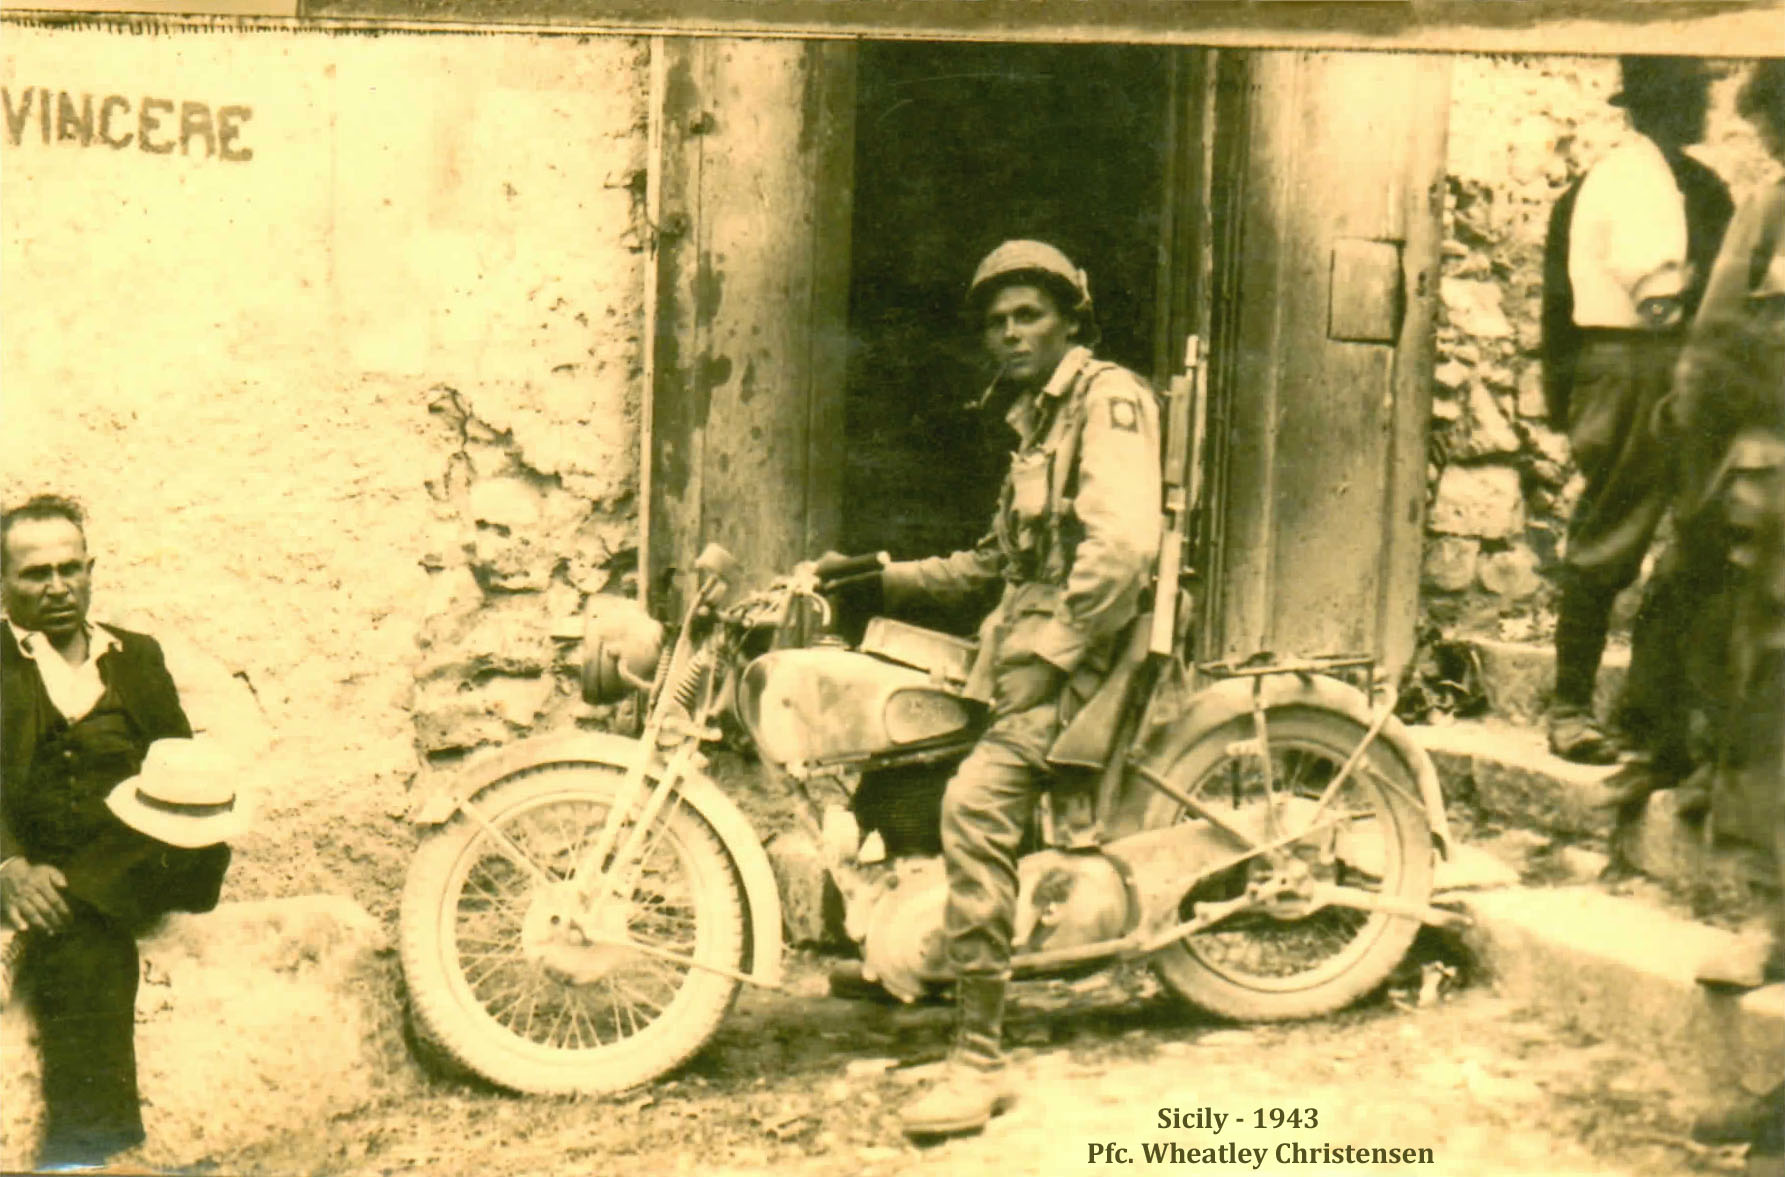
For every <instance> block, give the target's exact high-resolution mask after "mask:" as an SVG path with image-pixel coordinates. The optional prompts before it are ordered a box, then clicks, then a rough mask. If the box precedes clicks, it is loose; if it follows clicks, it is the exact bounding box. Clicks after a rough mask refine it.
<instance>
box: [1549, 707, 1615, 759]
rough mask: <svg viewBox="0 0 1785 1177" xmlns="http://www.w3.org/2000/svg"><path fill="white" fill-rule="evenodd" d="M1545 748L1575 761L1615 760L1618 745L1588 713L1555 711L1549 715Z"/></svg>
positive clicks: (1563, 757)
mask: <svg viewBox="0 0 1785 1177" xmlns="http://www.w3.org/2000/svg"><path fill="white" fill-rule="evenodd" d="M1549 749H1550V751H1551V752H1554V753H1555V754H1556V755H1557V756H1560V757H1561V758H1562V759H1564V760H1572V761H1574V762H1575V763H1576V764H1616V763H1617V762H1618V746H1617V744H1615V743H1613V742H1612V739H1611V737H1610V736H1608V735H1606V734H1605V731H1604V729H1602V728H1601V727H1600V726H1599V721H1598V720H1596V719H1594V718H1593V717H1592V716H1591V715H1587V714H1585V713H1583V712H1579V711H1558V712H1555V713H1554V714H1552V715H1551V716H1550V717H1549Z"/></svg>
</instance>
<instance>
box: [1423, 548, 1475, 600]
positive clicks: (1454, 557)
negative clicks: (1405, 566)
mask: <svg viewBox="0 0 1785 1177" xmlns="http://www.w3.org/2000/svg"><path fill="white" fill-rule="evenodd" d="M1480 550H1481V541H1480V540H1478V539H1472V538H1470V537H1468V536H1461V535H1440V536H1436V537H1434V538H1432V539H1431V540H1430V541H1429V542H1428V543H1427V544H1426V550H1425V557H1424V563H1423V565H1422V567H1421V569H1420V579H1421V581H1422V582H1423V583H1424V584H1425V586H1426V587H1427V588H1430V589H1437V590H1438V591H1440V592H1446V593H1458V592H1462V591H1463V590H1464V589H1466V588H1468V587H1469V586H1470V585H1471V584H1473V583H1474V582H1475V557H1476V553H1478V552H1479V551H1480Z"/></svg>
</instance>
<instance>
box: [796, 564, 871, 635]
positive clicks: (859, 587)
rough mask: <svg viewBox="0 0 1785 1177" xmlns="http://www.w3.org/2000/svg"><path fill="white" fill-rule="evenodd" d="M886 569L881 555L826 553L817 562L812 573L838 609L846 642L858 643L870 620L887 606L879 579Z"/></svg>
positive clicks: (820, 588)
mask: <svg viewBox="0 0 1785 1177" xmlns="http://www.w3.org/2000/svg"><path fill="white" fill-rule="evenodd" d="M885 566H886V565H885V563H884V557H882V556H881V555H880V554H878V553H875V554H873V555H867V556H845V555H843V554H841V553H839V552H826V553H825V554H824V555H822V556H820V557H818V559H817V561H815V562H814V564H813V566H812V573H813V576H814V578H815V579H816V580H817V581H818V591H819V592H821V593H823V594H824V595H825V596H826V597H828V598H830V601H831V604H832V605H833V606H834V608H835V609H836V614H837V629H838V631H839V632H840V633H842V634H843V636H844V637H845V638H846V639H847V640H850V641H856V640H859V638H860V631H861V629H862V628H863V627H864V626H866V625H867V623H868V619H869V618H870V617H873V616H874V615H876V614H877V613H879V612H880V611H881V609H882V607H883V606H884V605H885V602H886V593H885V588H884V585H883V582H882V580H881V575H880V574H881V571H882V570H883V569H884V568H885Z"/></svg>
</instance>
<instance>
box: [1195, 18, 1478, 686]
mask: <svg viewBox="0 0 1785 1177" xmlns="http://www.w3.org/2000/svg"><path fill="white" fill-rule="evenodd" d="M1214 78H1215V80H1214V82H1213V85H1214V88H1215V89H1214V95H1213V97H1212V99H1211V101H1213V102H1214V104H1215V106H1216V110H1217V115H1216V137H1215V141H1214V143H1213V144H1212V145H1211V146H1210V151H1211V155H1210V158H1211V160H1212V161H1213V163H1212V176H1211V194H1210V202H1211V205H1212V221H1213V230H1212V232H1213V242H1214V251H1213V252H1214V257H1213V269H1214V278H1213V282H1212V297H1211V299H1210V303H1211V305H1212V330H1213V333H1214V341H1215V346H1214V368H1213V371H1212V373H1211V437H1212V442H1213V445H1212V452H1211V455H1210V457H1211V468H1210V473H1211V480H1210V484H1211V493H1212V502H1211V503H1210V510H1209V514H1208V518H1207V520H1206V524H1207V527H1206V530H1207V544H1206V549H1205V553H1204V564H1205V573H1206V581H1205V583H1206V586H1207V587H1206V592H1207V595H1206V598H1205V609H1204V627H1203V631H1204V632H1203V639H1202V650H1201V652H1202V653H1203V654H1205V655H1209V656H1230V655H1240V656H1244V655H1249V654H1252V653H1254V652H1257V651H1261V650H1271V651H1275V652H1277V653H1278V654H1291V653H1294V654H1303V655H1312V654H1322V653H1339V652H1371V653H1374V654H1376V655H1377V656H1378V657H1379V658H1381V659H1383V660H1384V661H1385V662H1386V663H1387V664H1388V665H1389V666H1390V668H1391V669H1398V667H1399V666H1400V665H1402V664H1403V663H1405V661H1406V660H1407V659H1408V658H1409V657H1410V655H1411V652H1412V645H1413V638H1414V627H1415V623H1416V619H1417V610H1418V587H1419V562H1420V545H1421V537H1422V533H1423V527H1424V504H1425V466H1426V457H1425V447H1426V431H1427V422H1428V418H1429V415H1430V405H1431V390H1430V380H1431V369H1432V350H1433V329H1434V324H1433V312H1434V300H1435V297H1436V292H1437V285H1438V281H1437V279H1438V273H1437V267H1438V260H1439V241H1440V236H1441V216H1442V211H1443V198H1444V187H1443V172H1444V145H1445V132H1446V127H1447V122H1448V109H1447V103H1448V94H1449V65H1448V62H1447V61H1446V60H1445V59H1443V58H1441V57H1435V56H1422V55H1413V54H1377V53H1303V52H1287V51H1275V52H1248V53H1245V54H1243V55H1232V54H1224V55H1223V60H1222V61H1220V62H1219V63H1217V65H1216V67H1215V75H1214Z"/></svg>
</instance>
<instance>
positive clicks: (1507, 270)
mask: <svg viewBox="0 0 1785 1177" xmlns="http://www.w3.org/2000/svg"><path fill="white" fill-rule="evenodd" d="M1719 68H1720V69H1721V70H1722V76H1721V77H1720V79H1719V81H1718V82H1717V83H1716V84H1715V86H1714V87H1713V90H1712V111H1711V116H1710V126H1709V133H1708V135H1707V138H1706V142H1705V143H1704V144H1703V145H1701V146H1699V147H1695V148H1694V149H1693V153H1694V154H1695V155H1696V156H1697V157H1698V158H1699V159H1701V160H1702V161H1704V162H1705V163H1707V164H1709V165H1710V166H1711V167H1713V168H1714V169H1716V170H1717V172H1718V173H1719V174H1720V175H1722V176H1723V178H1724V179H1725V180H1726V181H1728V183H1729V184H1730V187H1731V189H1732V190H1733V191H1734V193H1735V195H1736V198H1737V199H1738V200H1739V199H1740V198H1741V196H1742V195H1743V193H1744V192H1747V191H1751V190H1752V189H1753V188H1754V187H1756V186H1757V185H1759V184H1761V183H1763V182H1766V181H1767V180H1769V179H1770V178H1771V176H1772V175H1773V169H1774V166H1775V165H1773V164H1772V163H1771V161H1770V160H1769V159H1768V158H1767V157H1766V155H1765V152H1764V151H1763V150H1762V148H1761V147H1760V144H1759V141H1758V140H1757V139H1756V138H1755V136H1754V134H1753V131H1752V128H1751V127H1749V125H1748V124H1747V123H1746V122H1745V121H1744V120H1742V119H1741V118H1739V117H1738V116H1737V115H1736V114H1735V112H1734V103H1735V92H1736V89H1737V88H1738V87H1739V85H1740V83H1741V80H1742V77H1743V76H1744V71H1743V69H1742V67H1741V66H1740V65H1739V64H1738V63H1720V66H1719ZM1617 85H1618V76H1617V64H1616V62H1615V60H1612V59H1597V58H1562V57H1544V58H1505V57H1464V58H1460V59H1458V61H1457V62H1456V66H1455V72H1454V74H1453V81H1452V97H1451V117H1450V158H1449V192H1448V196H1447V200H1446V205H1445V244H1444V265H1443V279H1442V291H1441V292H1442V295H1443V299H1442V301H1443V311H1442V318H1441V321H1440V325H1439V329H1438V361H1437V365H1436V370H1435V372H1434V374H1433V381H1434V388H1433V393H1434V396H1433V406H1432V415H1433V422H1432V426H1433V430H1432V444H1431V452H1430V465H1429V467H1428V471H1427V473H1428V478H1429V483H1430V487H1431V496H1432V497H1431V503H1430V510H1429V512H1428V515H1427V530H1428V533H1429V534H1428V536H1427V543H1426V554H1425V567H1424V576H1423V590H1424V596H1423V609H1424V613H1425V615H1426V618H1427V620H1428V621H1431V622H1434V623H1436V624H1437V625H1439V626H1441V627H1443V628H1446V629H1449V630H1453V631H1461V632H1470V633H1482V634H1489V635H1493V636H1497V637H1503V638H1510V639H1526V638H1534V639H1535V638H1545V637H1547V636H1548V634H1549V633H1550V631H1551V630H1552V629H1553V625H1554V620H1553V610H1554V597H1555V588H1554V584H1553V574H1554V570H1555V568H1556V562H1557V558H1558V554H1559V552H1560V549H1561V543H1562V534H1563V529H1564V526H1565V523H1566V520H1567V516H1568V512H1569V510H1570V509H1571V507H1572V505H1573V503H1574V501H1575V499H1576V498H1577V496H1578V495H1579V489H1580V488H1579V479H1578V476H1576V475H1575V473H1574V470H1573V468H1572V466H1571V465H1570V463H1569V455H1568V445H1567V441H1566V439H1565V438H1564V437H1562V436H1560V435H1559V434H1557V433H1556V432H1554V431H1552V430H1551V429H1549V428H1548V426H1547V423H1546V422H1545V420H1544V407H1543V390H1542V381H1541V372H1540V369H1539V366H1538V350H1539V343H1540V337H1539V332H1538V314H1539V308H1540V305H1541V299H1542V291H1543V272H1542V271H1543V237H1544V232H1545V230H1546V228H1547V225H1548V220H1549V213H1550V208H1551V206H1552V205H1553V204H1554V203H1555V201H1556V199H1557V198H1558V197H1559V196H1560V195H1561V194H1562V193H1563V191H1564V190H1566V188H1567V186H1568V185H1569V184H1570V183H1572V182H1573V180H1574V179H1575V177H1577V176H1579V175H1580V174H1581V173H1582V172H1583V171H1584V170H1585V169H1586V168H1587V167H1588V166H1590V165H1591V164H1592V163H1593V161H1595V160H1597V159H1599V158H1600V157H1601V156H1603V155H1604V154H1605V153H1606V152H1608V151H1609V150H1611V149H1612V148H1613V147H1615V146H1617V145H1618V144H1619V143H1620V142H1622V141H1624V139H1625V138H1626V137H1627V136H1628V135H1629V134H1630V133H1631V132H1630V131H1629V129H1628V124H1627V123H1626V122H1625V119H1624V116H1623V113H1622V111H1621V110H1620V109H1619V108H1617V107H1613V106H1610V105H1608V104H1607V101H1606V100H1607V99H1608V98H1609V97H1610V96H1611V95H1612V94H1613V93H1614V92H1615V91H1616V89H1617ZM1627 604H1628V603H1627Z"/></svg>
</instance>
